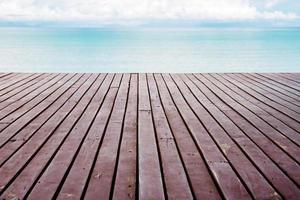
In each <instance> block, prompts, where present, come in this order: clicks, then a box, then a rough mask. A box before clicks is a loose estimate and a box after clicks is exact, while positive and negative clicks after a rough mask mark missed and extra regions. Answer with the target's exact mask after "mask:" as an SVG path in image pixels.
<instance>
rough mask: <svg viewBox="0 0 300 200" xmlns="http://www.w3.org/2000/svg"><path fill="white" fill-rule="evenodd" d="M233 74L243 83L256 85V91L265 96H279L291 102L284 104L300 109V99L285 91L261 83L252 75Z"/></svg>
mask: <svg viewBox="0 0 300 200" xmlns="http://www.w3.org/2000/svg"><path fill="white" fill-rule="evenodd" d="M233 75H234V76H237V77H239V78H240V80H242V82H243V83H250V84H252V85H254V86H256V88H257V89H256V90H255V91H257V92H258V93H260V94H262V95H263V96H265V97H267V98H270V99H273V100H275V101H276V100H277V99H278V98H279V99H281V100H283V101H286V102H288V103H289V104H284V105H291V107H290V106H288V107H290V108H295V109H296V110H297V109H300V101H298V100H297V99H294V98H291V97H289V96H288V95H286V94H285V93H280V92H278V91H277V90H275V89H274V88H269V87H266V86H265V85H263V84H260V83H259V82H257V81H255V80H253V79H251V77H249V76H248V74H233ZM252 89H254V88H253V87H252ZM272 97H276V98H272ZM276 102H278V103H280V101H276Z"/></svg>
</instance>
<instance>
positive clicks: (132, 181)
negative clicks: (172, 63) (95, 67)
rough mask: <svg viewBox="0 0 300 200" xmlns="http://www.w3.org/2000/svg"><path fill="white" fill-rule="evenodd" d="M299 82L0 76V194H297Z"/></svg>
mask: <svg viewBox="0 0 300 200" xmlns="http://www.w3.org/2000/svg"><path fill="white" fill-rule="evenodd" d="M299 78H300V74H297V73H280V74H276V73H264V74H257V73H256V74H254V73H253V74H242V73H240V74H136V73H132V74H30V73H24V74H22V73H0V197H1V198H0V199H23V198H28V199H52V198H57V199H79V198H85V199H224V198H225V199H299V198H300V189H299V186H300V165H299V163H300V79H299Z"/></svg>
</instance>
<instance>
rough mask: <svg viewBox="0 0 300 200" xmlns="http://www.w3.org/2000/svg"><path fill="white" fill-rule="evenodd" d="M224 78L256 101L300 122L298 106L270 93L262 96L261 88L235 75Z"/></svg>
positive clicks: (227, 75)
mask: <svg viewBox="0 0 300 200" xmlns="http://www.w3.org/2000/svg"><path fill="white" fill-rule="evenodd" d="M223 77H224V78H228V77H229V79H227V80H229V81H230V82H232V83H234V84H235V85H236V86H238V87H239V88H241V89H242V90H243V91H245V92H247V93H248V94H250V95H251V96H255V98H256V99H258V100H259V101H262V102H264V103H265V104H268V105H269V106H271V107H273V108H274V109H276V110H278V111H280V112H282V113H284V114H286V115H288V116H291V117H294V118H295V120H296V121H297V120H298V121H300V120H299V118H300V114H299V112H300V110H299V107H298V106H295V105H293V104H291V103H289V102H287V101H285V100H282V99H280V98H278V97H276V96H275V95H272V94H270V93H268V94H267V95H262V94H261V93H260V92H259V91H260V90H259V88H258V87H256V86H255V85H253V84H251V83H249V82H245V81H243V79H240V78H239V77H237V76H235V75H233V74H226V75H223Z"/></svg>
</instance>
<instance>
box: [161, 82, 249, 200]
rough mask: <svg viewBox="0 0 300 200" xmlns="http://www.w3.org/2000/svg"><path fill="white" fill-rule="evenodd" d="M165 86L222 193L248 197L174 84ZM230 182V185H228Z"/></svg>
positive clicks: (240, 197) (241, 197)
mask: <svg viewBox="0 0 300 200" xmlns="http://www.w3.org/2000/svg"><path fill="white" fill-rule="evenodd" d="M157 79H158V80H159V79H160V83H159V84H164V83H162V82H161V81H162V80H161V76H157ZM165 82H166V85H167V87H168V88H169V90H170V93H171V96H172V97H173V101H174V103H175V105H176V107H177V109H178V111H179V112H180V114H181V116H182V117H183V119H184V121H185V123H186V125H187V126H188V128H189V130H190V132H191V134H192V137H193V138H194V140H195V141H196V142H197V145H198V147H199V149H200V150H201V151H202V152H203V155H204V157H205V159H206V161H207V164H208V166H209V168H210V170H211V172H212V174H213V176H214V178H215V180H216V181H217V182H218V184H219V187H220V189H221V190H222V192H223V195H224V196H225V197H226V198H230V199H232V198H233V199H235V198H237V199H249V198H251V197H250V194H249V193H248V191H247V190H246V188H245V187H244V185H243V184H242V183H241V181H240V180H239V178H238V176H237V174H236V173H235V171H234V170H233V168H232V167H231V166H230V164H229V163H228V160H227V159H226V158H225V157H224V155H223V154H222V153H221V151H220V150H219V149H218V147H217V145H216V144H215V143H214V141H213V140H212V138H211V137H210V136H209V134H208V133H207V131H206V130H205V128H204V127H203V126H202V124H201V123H200V121H199V120H198V119H197V117H196V116H195V114H194V113H193V112H192V110H191V109H190V108H189V106H188V105H187V103H186V102H185V101H184V99H183V97H182V96H180V95H175V94H174V91H173V89H174V85H172V84H173V82H172V81H170V80H167V81H165ZM228 183H230V186H229V185H228Z"/></svg>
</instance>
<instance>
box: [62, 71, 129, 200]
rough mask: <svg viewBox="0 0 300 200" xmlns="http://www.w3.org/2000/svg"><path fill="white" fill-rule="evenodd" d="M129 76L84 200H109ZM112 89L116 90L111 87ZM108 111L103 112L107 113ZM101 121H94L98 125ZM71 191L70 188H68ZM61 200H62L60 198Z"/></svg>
mask: <svg viewBox="0 0 300 200" xmlns="http://www.w3.org/2000/svg"><path fill="white" fill-rule="evenodd" d="M129 81H130V75H129V74H124V76H123V78H122V82H121V85H120V86H118V87H119V91H118V93H117V96H116V99H115V102H114V106H113V110H112V113H111V117H110V119H109V122H108V125H107V129H106V131H105V135H104V139H103V142H102V144H101V147H100V151H99V153H98V154H97V156H96V158H95V159H96V160H95V165H94V166H93V169H92V173H91V176H90V180H89V182H88V186H87V190H86V193H85V196H84V198H86V199H111V196H112V188H113V184H114V183H113V179H114V173H115V169H116V163H117V159H118V152H119V148H120V147H119V144H120V140H122V127H123V120H124V116H125V112H126V107H127V96H128V88H129V87H128V86H129ZM112 89H115V90H116V89H117V87H113V88H112ZM107 112H108V111H105V113H107ZM100 121H103V120H101V119H99V120H97V121H95V122H96V123H100ZM69 190H72V186H69ZM61 197H62V198H61V199H64V197H63V196H61Z"/></svg>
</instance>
